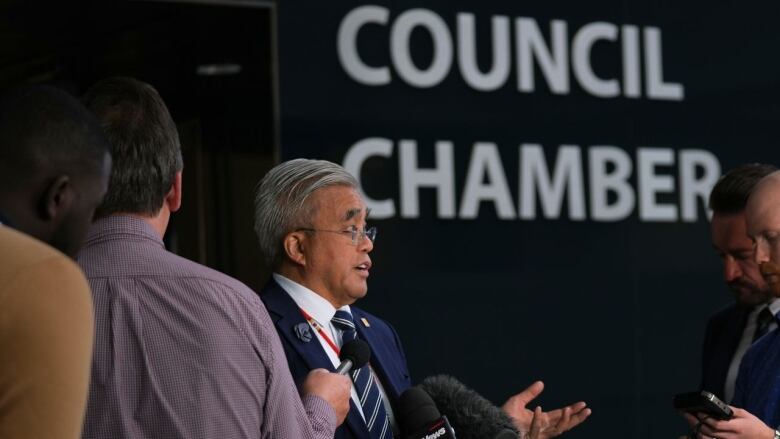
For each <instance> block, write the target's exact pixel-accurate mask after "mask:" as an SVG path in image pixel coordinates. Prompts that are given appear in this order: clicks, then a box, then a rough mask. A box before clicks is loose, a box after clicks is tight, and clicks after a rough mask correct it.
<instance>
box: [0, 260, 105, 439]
mask: <svg viewBox="0 0 780 439" xmlns="http://www.w3.org/2000/svg"><path fill="white" fill-rule="evenodd" d="M93 326H94V321H93V310H92V296H91V293H90V291H89V286H88V284H87V281H86V279H85V278H84V275H83V274H82V273H81V270H79V268H78V266H76V265H75V264H74V263H73V262H72V261H71V260H70V259H67V258H66V257H64V256H54V257H50V258H47V259H44V260H42V261H40V262H38V263H35V264H33V265H29V266H26V267H22V268H20V269H19V271H17V272H16V273H14V274H13V276H12V277H10V278H9V282H8V284H7V285H0V438H2V439H5V438H14V439H26V438H30V439H32V438H35V439H39V438H47V439H55V438H79V437H80V436H81V427H82V424H83V421H84V419H83V418H84V410H85V407H86V401H87V390H88V385H89V369H90V364H91V360H92V343H93Z"/></svg>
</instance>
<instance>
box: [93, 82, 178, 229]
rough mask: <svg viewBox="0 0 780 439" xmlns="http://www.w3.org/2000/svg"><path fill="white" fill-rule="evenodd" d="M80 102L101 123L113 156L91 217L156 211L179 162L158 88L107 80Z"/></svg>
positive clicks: (173, 129)
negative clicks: (100, 198) (103, 191)
mask: <svg viewBox="0 0 780 439" xmlns="http://www.w3.org/2000/svg"><path fill="white" fill-rule="evenodd" d="M83 100H84V103H85V104H86V106H87V107H88V108H89V109H90V110H92V112H93V113H95V115H96V116H97V118H98V120H99V121H100V124H101V125H102V126H103V130H104V132H105V133H106V137H108V141H109V143H110V144H111V154H112V155H113V157H114V166H113V167H112V169H111V179H110V181H109V184H108V192H107V193H106V198H105V199H104V200H103V204H102V205H101V206H100V207H99V208H98V211H97V213H96V215H97V216H98V217H103V216H107V215H110V214H112V213H118V212H126V213H138V214H146V215H154V214H156V213H157V212H159V211H160V208H161V207H162V205H163V200H164V199H165V195H166V194H167V193H168V191H169V190H170V189H171V185H172V184H173V180H174V178H175V176H176V173H177V172H178V171H181V169H182V167H183V166H184V165H183V162H182V157H181V145H180V143H179V133H178V132H177V131H176V124H175V123H174V122H173V119H172V118H171V114H170V113H169V112H168V108H167V107H166V106H165V103H164V102H163V100H162V98H161V97H160V95H159V94H158V93H157V90H155V89H154V87H152V86H151V85H149V84H147V83H145V82H141V81H139V80H137V79H133V78H122V77H116V78H108V79H104V80H102V81H100V82H98V83H97V84H95V85H93V86H92V87H90V89H89V90H87V93H86V94H85V95H84V98H83Z"/></svg>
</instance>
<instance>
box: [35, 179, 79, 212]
mask: <svg viewBox="0 0 780 439" xmlns="http://www.w3.org/2000/svg"><path fill="white" fill-rule="evenodd" d="M72 202H73V185H72V183H71V181H70V177H68V176H67V175H60V176H58V177H56V178H55V179H54V180H53V181H52V182H51V183H50V184H49V186H48V187H47V188H46V189H45V190H44V192H43V195H42V196H41V198H40V200H38V215H39V216H40V217H41V219H42V220H44V221H51V220H53V219H55V218H57V217H58V216H59V215H60V214H61V213H62V212H63V211H64V210H67V209H68V207H70V205H71V203H72Z"/></svg>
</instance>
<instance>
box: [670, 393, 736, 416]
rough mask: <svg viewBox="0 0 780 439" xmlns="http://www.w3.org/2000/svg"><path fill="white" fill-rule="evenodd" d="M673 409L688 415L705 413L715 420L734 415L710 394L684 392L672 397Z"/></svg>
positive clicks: (724, 404) (723, 403) (729, 408)
mask: <svg viewBox="0 0 780 439" xmlns="http://www.w3.org/2000/svg"><path fill="white" fill-rule="evenodd" d="M673 404H674V408H676V409H677V410H682V411H684V412H688V413H706V414H708V415H710V416H712V417H713V418H716V419H731V416H732V415H733V414H734V413H733V412H732V411H731V407H729V406H728V405H726V403H725V402H723V401H721V400H720V399H719V398H718V397H717V396H715V395H713V394H712V393H711V392H707V391H706V390H702V391H700V392H686V393H678V394H677V395H674V400H673Z"/></svg>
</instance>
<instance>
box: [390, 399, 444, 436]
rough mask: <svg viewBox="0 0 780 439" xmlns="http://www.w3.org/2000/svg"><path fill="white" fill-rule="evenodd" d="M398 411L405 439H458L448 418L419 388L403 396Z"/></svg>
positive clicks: (399, 401)
mask: <svg viewBox="0 0 780 439" xmlns="http://www.w3.org/2000/svg"><path fill="white" fill-rule="evenodd" d="M397 410H398V419H399V420H400V423H401V427H402V430H403V437H404V438H405V439H456V438H455V431H454V430H453V429H452V426H451V425H450V422H449V421H448V420H447V417H446V416H442V415H441V413H439V409H438V408H436V404H434V402H433V400H432V399H431V397H430V396H429V395H428V394H427V393H425V391H424V390H422V389H420V388H419V387H410V388H408V389H406V390H405V391H404V393H402V394H401V396H400V397H399V398H398V404H397Z"/></svg>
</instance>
